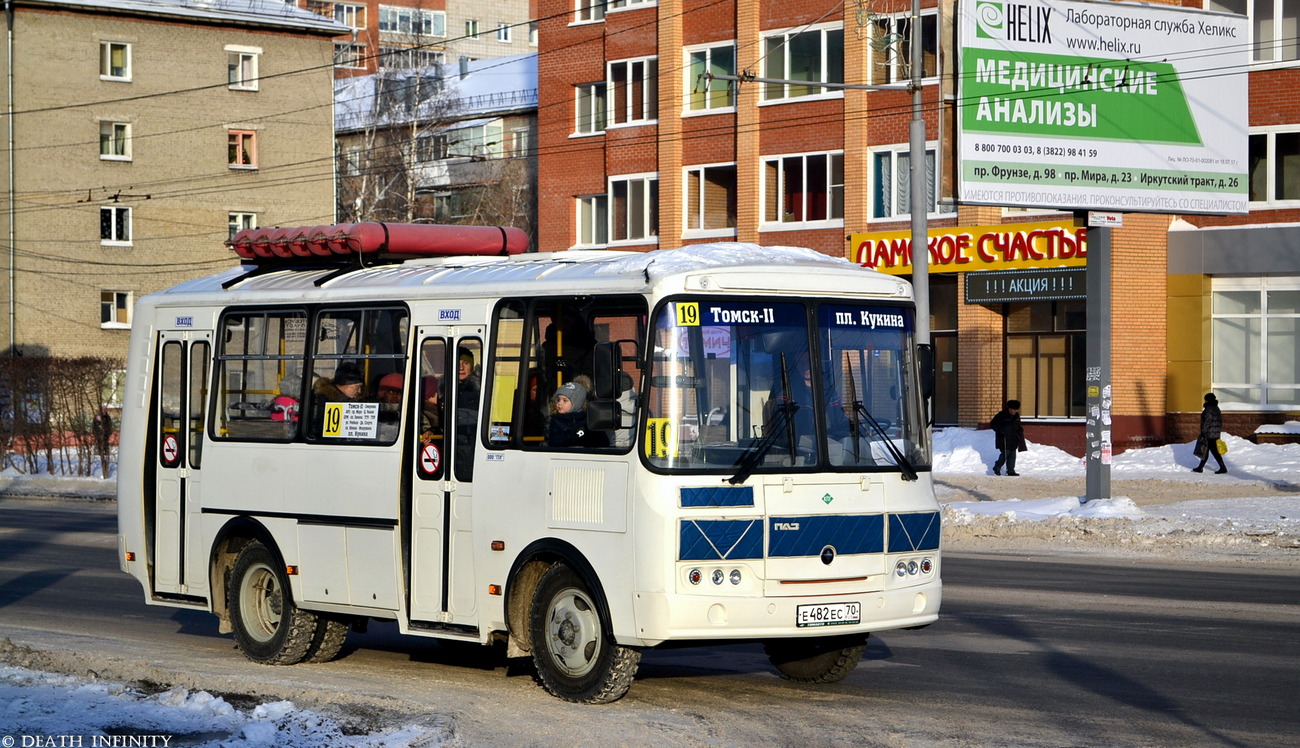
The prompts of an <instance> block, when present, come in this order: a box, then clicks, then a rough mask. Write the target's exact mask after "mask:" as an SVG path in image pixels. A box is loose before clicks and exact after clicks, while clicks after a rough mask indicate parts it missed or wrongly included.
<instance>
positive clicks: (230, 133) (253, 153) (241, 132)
mask: <svg viewBox="0 0 1300 748" xmlns="http://www.w3.org/2000/svg"><path fill="white" fill-rule="evenodd" d="M236 136H238V138H239V140H238V142H239V147H240V148H241V149H243V150H244V151H245V152H246V153H248V154H249V163H246V164H245V163H242V159H235V160H231V159H230V141H231V139H232V138H234V137H236ZM248 140H252V141H253V143H252V145H253V147H252V148H247V147H245V143H246V142H247V141H248ZM260 163H261V162H260V161H259V160H258V156H257V131H256V130H249V129H247V128H243V127H231V128H228V129H227V130H226V165H227V166H229V167H230V168H231V169H256V168H258V166H259V164H260Z"/></svg>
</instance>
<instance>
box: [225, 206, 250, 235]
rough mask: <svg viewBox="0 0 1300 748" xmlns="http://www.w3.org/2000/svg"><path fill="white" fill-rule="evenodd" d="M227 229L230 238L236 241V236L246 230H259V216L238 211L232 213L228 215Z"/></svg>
mask: <svg viewBox="0 0 1300 748" xmlns="http://www.w3.org/2000/svg"><path fill="white" fill-rule="evenodd" d="M226 228H227V229H228V230H229V232H230V236H229V238H231V239H234V238H235V234H237V233H239V232H240V231H243V230H244V229H255V228H257V214H256V213H242V212H238V211H232V212H230V213H227V214H226Z"/></svg>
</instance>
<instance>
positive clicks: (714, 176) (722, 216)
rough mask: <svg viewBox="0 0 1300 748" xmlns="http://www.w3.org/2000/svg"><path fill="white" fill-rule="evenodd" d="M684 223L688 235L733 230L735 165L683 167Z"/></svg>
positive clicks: (729, 233)
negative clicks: (684, 187)
mask: <svg viewBox="0 0 1300 748" xmlns="http://www.w3.org/2000/svg"><path fill="white" fill-rule="evenodd" d="M683 197H684V198H685V201H686V210H685V211H684V213H685V216H684V219H685V220H684V224H685V228H686V233H687V235H688V236H719V235H721V236H730V235H733V234H735V232H736V165H735V164H720V165H717V166H693V167H690V168H688V169H687V170H686V189H685V190H684V193H683Z"/></svg>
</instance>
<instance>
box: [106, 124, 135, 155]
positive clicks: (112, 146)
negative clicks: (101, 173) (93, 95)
mask: <svg viewBox="0 0 1300 748" xmlns="http://www.w3.org/2000/svg"><path fill="white" fill-rule="evenodd" d="M106 130H107V132H105V131H106ZM105 135H107V136H108V137H107V139H105ZM105 145H107V146H108V150H107V151H105V150H104V147H105ZM118 151H121V152H120V153H118ZM99 160H100V161H130V160H131V123H130V122H113V121H109V120H102V121H100V123H99Z"/></svg>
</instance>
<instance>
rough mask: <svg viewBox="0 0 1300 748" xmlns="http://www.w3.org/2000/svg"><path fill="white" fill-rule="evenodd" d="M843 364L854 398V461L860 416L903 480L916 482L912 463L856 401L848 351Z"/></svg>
mask: <svg viewBox="0 0 1300 748" xmlns="http://www.w3.org/2000/svg"><path fill="white" fill-rule="evenodd" d="M844 362H845V363H846V364H848V369H849V383H850V389H851V391H850V393H849V396H850V397H852V398H854V400H853V420H852V422H851V423H850V426H851V428H852V429H853V447H854V450H853V452H854V455H853V456H854V460H855V461H856V460H857V456H858V455H857V444H858V438H859V434H858V416H862V418H863V420H865V421H866V422H867V423H869V424H870V425H871V428H872V429H873V430H874V431H875V432H876V433H877V434H879V435H880V438H881V440H882V441H883V442H884V443H885V449H886V450H888V451H889V456H890V457H892V458H893V459H894V464H895V465H897V466H898V469H899V470H901V471H903V480H907V481H913V480H916V479H917V478H918V476H917V474H916V468H914V467H912V463H911V462H910V461H908V459H907V458H906V457H904V456H903V453H902V452H901V451H899V449H898V446H897V445H896V444H894V440H893V439H890V438H889V434H888V433H886V432H885V427H884V426H881V425H880V421H877V420H876V418H875V416H873V415H871V411H869V410H867V406H865V405H863V404H862V401H861V400H858V399H857V392H856V387H854V386H853V377H854V374H853V361H852V359H850V358H849V354H848V351H845V352H844Z"/></svg>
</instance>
